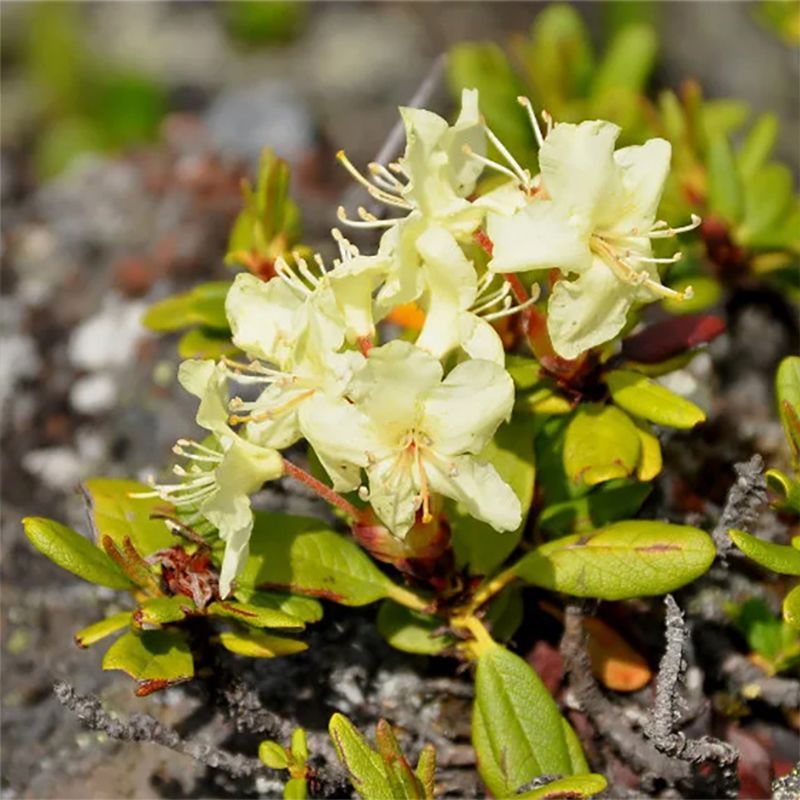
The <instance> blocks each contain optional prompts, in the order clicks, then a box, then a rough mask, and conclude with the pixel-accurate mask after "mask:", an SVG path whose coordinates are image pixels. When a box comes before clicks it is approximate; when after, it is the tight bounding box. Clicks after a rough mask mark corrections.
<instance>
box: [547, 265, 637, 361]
mask: <svg viewBox="0 0 800 800" xmlns="http://www.w3.org/2000/svg"><path fill="white" fill-rule="evenodd" d="M637 291H638V290H637V287H636V286H633V285H631V284H629V283H624V282H623V281H621V280H620V279H619V278H618V277H617V276H616V275H615V274H614V272H613V271H612V270H611V268H610V267H609V266H608V265H607V264H606V263H605V262H604V261H603V260H602V259H601V258H599V257H598V256H595V258H594V260H593V262H592V266H591V268H590V269H589V270H588V271H587V272H584V273H583V274H582V275H580V276H579V277H578V278H576V279H575V280H574V281H568V280H562V281H558V283H556V285H555V287H554V288H553V293H552V294H551V295H550V302H549V304H548V307H547V308H548V311H547V330H548V332H549V333H550V338H551V340H552V342H553V348H554V349H555V351H556V353H558V355H560V356H561V357H562V358H577V357H578V356H579V355H580V354H581V353H583V352H584V351H586V350H588V349H589V348H590V347H595V346H596V345H599V344H603V343H604V342H607V341H609V340H611V339H613V338H614V337H615V336H616V335H617V334H618V333H619V332H620V331H621V330H622V328H623V327H624V326H625V322H626V318H627V314H628V311H629V310H630V307H631V305H632V303H633V302H634V300H635V299H636V294H637Z"/></svg>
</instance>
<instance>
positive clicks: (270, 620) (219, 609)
mask: <svg viewBox="0 0 800 800" xmlns="http://www.w3.org/2000/svg"><path fill="white" fill-rule="evenodd" d="M208 613H209V614H210V615H211V616H213V617H228V618H229V619H235V620H238V621H239V622H241V623H242V624H244V625H250V626H251V627H254V628H282V629H285V630H295V631H300V630H303V628H305V623H304V622H303V620H302V619H300V618H298V617H295V616H292V615H291V614H287V613H286V612H284V611H280V610H278V609H275V608H269V607H265V606H257V605H252V604H250V603H236V602H234V601H232V600H224V601H220V602H218V603H212V604H211V605H210V606H209V607H208Z"/></svg>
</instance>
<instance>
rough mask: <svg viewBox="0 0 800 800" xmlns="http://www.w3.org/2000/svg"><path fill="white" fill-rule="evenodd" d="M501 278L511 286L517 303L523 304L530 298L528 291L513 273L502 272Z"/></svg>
mask: <svg viewBox="0 0 800 800" xmlns="http://www.w3.org/2000/svg"><path fill="white" fill-rule="evenodd" d="M503 277H504V278H505V279H506V280H507V281H508V282H509V284H510V285H511V291H512V293H513V294H514V299H515V300H516V301H517V302H518V303H524V302H525V301H526V300H527V299H528V298H529V297H530V295H529V294H528V290H527V289H526V288H525V287H524V286H523V285H522V281H521V280H520V279H519V278H518V277H517V276H516V275H515V274H514V273H513V272H504V273H503Z"/></svg>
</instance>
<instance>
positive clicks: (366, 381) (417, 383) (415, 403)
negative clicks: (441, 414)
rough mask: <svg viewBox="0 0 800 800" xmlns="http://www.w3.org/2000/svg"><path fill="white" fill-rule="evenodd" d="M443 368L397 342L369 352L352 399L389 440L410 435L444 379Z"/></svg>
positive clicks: (352, 388) (410, 346)
mask: <svg viewBox="0 0 800 800" xmlns="http://www.w3.org/2000/svg"><path fill="white" fill-rule="evenodd" d="M442 372H443V370H442V365H441V364H440V363H439V360H438V359H437V358H434V357H433V356H432V355H431V354H430V353H428V352H426V351H425V350H422V349H421V348H419V347H415V346H414V345H413V344H409V343H408V342H404V341H402V340H400V339H395V340H394V341H391V342H389V343H388V344H385V345H382V346H381V347H373V348H372V350H370V351H369V356H368V357H367V363H366V364H365V365H364V367H363V368H362V369H361V370H360V371H359V372H357V373H356V375H355V376H354V377H353V380H352V381H351V382H350V386H349V387H348V390H347V392H348V395H349V396H350V398H351V399H352V400H353V401H354V402H355V403H356V405H357V406H358V407H359V409H360V410H361V411H363V412H364V413H365V414H366V415H367V416H368V417H369V418H370V420H371V421H372V422H373V423H374V425H375V426H376V428H378V429H380V430H382V431H384V432H385V435H386V437H387V440H388V439H391V438H393V437H396V436H401V435H403V434H404V433H406V432H408V431H410V430H411V429H412V428H413V427H414V426H415V424H416V423H417V420H418V418H419V416H420V413H421V411H422V405H421V404H422V398H423V397H424V395H425V394H426V393H427V392H429V391H430V390H431V389H432V388H433V387H434V386H437V385H438V384H439V381H440V380H441V379H442Z"/></svg>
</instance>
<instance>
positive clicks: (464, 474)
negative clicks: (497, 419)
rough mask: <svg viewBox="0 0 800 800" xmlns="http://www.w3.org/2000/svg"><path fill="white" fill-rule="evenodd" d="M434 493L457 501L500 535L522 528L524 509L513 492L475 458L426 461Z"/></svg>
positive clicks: (495, 472)
mask: <svg viewBox="0 0 800 800" xmlns="http://www.w3.org/2000/svg"><path fill="white" fill-rule="evenodd" d="M425 472H426V474H427V476H428V481H429V483H430V487H431V489H433V490H434V491H436V492H438V493H439V494H443V495H445V497H450V498H452V499H453V500H457V501H458V502H460V503H463V505H464V506H465V507H466V509H467V512H468V513H469V514H470V515H471V516H473V517H475V519H479V520H482V521H483V522H486V523H488V524H489V525H491V526H492V527H493V528H494V529H495V530H497V531H513V530H516V529H517V528H518V527H519V526H520V525H521V524H522V508H521V506H520V502H519V498H518V497H517V495H516V494H515V493H514V490H513V489H512V488H511V487H510V486H509V485H508V484H507V483H506V482H505V481H504V480H503V479H502V478H501V477H500V475H499V474H498V473H497V470H496V469H495V468H494V467H493V466H492V465H491V464H486V463H484V462H482V461H478V459H476V458H474V457H473V456H466V455H465V456H456V457H455V458H449V459H446V460H445V459H438V458H437V459H436V460H435V461H431V460H427V459H426V460H425Z"/></svg>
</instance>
